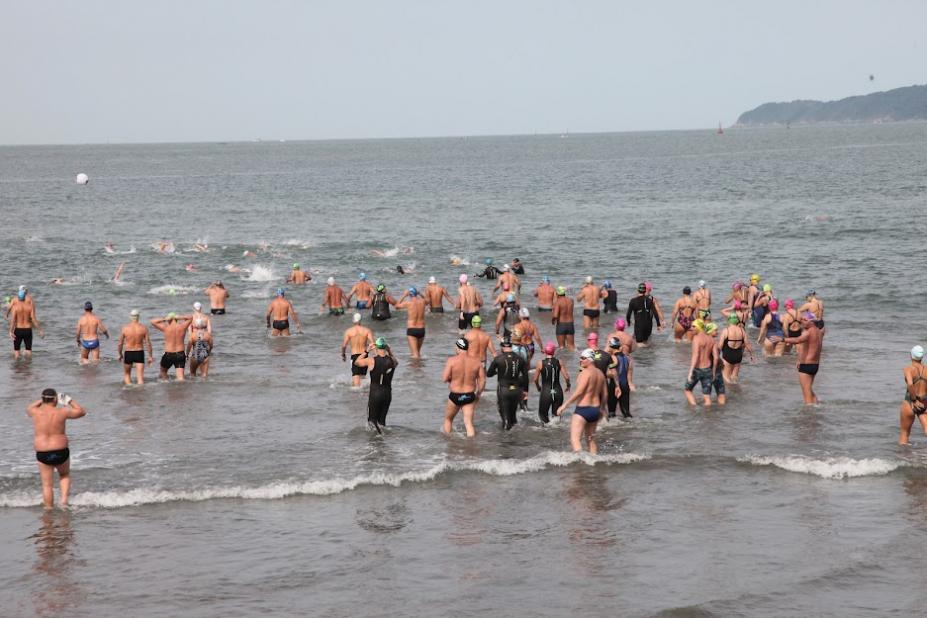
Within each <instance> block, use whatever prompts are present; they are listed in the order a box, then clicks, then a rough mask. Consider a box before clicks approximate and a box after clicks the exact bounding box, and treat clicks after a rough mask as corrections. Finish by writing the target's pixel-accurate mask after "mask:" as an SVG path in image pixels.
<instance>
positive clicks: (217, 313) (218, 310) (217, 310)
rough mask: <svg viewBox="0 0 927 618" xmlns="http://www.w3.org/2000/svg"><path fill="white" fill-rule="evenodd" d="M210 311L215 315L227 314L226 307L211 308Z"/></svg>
mask: <svg viewBox="0 0 927 618" xmlns="http://www.w3.org/2000/svg"><path fill="white" fill-rule="evenodd" d="M209 313H211V314H213V315H225V309H210V310H209Z"/></svg>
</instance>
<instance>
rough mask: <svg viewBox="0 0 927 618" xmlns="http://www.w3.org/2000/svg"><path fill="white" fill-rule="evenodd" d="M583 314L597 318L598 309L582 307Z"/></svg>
mask: <svg viewBox="0 0 927 618" xmlns="http://www.w3.org/2000/svg"><path fill="white" fill-rule="evenodd" d="M583 315H584V316H586V317H587V318H597V317H599V310H598V309H583Z"/></svg>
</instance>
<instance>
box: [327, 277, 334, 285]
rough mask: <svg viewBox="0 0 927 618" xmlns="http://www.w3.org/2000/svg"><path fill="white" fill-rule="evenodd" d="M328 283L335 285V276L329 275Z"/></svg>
mask: <svg viewBox="0 0 927 618" xmlns="http://www.w3.org/2000/svg"><path fill="white" fill-rule="evenodd" d="M328 285H335V278H334V277H329V278H328Z"/></svg>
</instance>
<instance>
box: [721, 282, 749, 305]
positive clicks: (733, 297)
mask: <svg viewBox="0 0 927 618" xmlns="http://www.w3.org/2000/svg"><path fill="white" fill-rule="evenodd" d="M747 295H748V290H747V286H745V285H744V283H743V281H735V282H734V283H732V284H731V293H730V295H729V296H728V297H727V298H726V299H725V300H724V303H725V304H729V303H733V302H736V301H740V302H741V303H743V304H744V305H747V301H748V300H749V299H748V298H747Z"/></svg>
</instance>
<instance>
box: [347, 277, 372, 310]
mask: <svg viewBox="0 0 927 618" xmlns="http://www.w3.org/2000/svg"><path fill="white" fill-rule="evenodd" d="M352 298H353V299H355V301H354V308H355V309H357V310H358V311H363V310H364V309H367V308H368V307H370V303H371V301H372V300H373V286H372V285H370V282H369V281H367V273H361V274H360V276H359V277H358V280H357V283H355V284H354V285H353V286H351V290H350V291H349V292H348V305H349V306H350V305H351V299H352Z"/></svg>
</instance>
